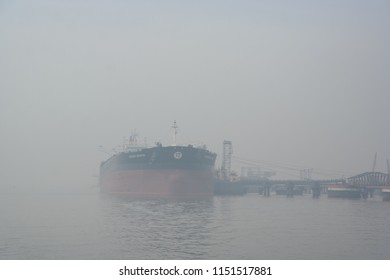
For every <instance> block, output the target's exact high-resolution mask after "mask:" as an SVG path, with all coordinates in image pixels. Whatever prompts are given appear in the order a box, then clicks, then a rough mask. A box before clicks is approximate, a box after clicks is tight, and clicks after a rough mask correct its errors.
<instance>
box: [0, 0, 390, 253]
mask: <svg viewBox="0 0 390 280" xmlns="http://www.w3.org/2000/svg"><path fill="white" fill-rule="evenodd" d="M389 12H390V2H389V1H384V0H366V1H363V0H355V1H352V0H339V1H304V0H297V1H287V0H286V1H255V0H242V1H223V0H212V1H204V0H200V1H178V0H171V1H154V0H152V1H123V0H114V1H108V0H97V1H92V0H69V1H60V0H50V1H49V0H36V1H27V0H12V1H11V0H3V1H1V0H0V223H1V227H0V259H122V258H124V259H143V258H145V259H166V258H168V259H389V258H390V254H389V252H390V240H389V234H388V233H389V232H390V228H389V227H390V226H389V225H390V221H389V217H390V213H389V211H390V210H389V204H388V203H384V202H382V201H380V199H379V198H378V197H376V198H374V199H369V200H355V201H351V200H337V199H336V200H333V199H327V198H326V197H321V198H320V199H318V200H313V199H311V198H310V197H307V196H305V197H294V198H293V199H286V198H285V197H277V196H271V198H269V199H265V198H263V197H261V196H259V195H253V194H251V195H247V196H243V197H214V198H212V199H210V200H206V201H204V200H203V201H163V200H161V201H128V200H121V199H119V200H118V199H114V198H106V197H101V196H100V195H99V194H98V189H97V188H96V186H97V184H98V175H99V164H100V162H101V161H102V160H104V159H106V158H107V157H108V156H109V154H112V153H113V152H114V151H113V148H115V147H118V145H122V141H123V137H128V136H129V134H130V132H131V131H132V130H134V129H136V131H137V133H138V134H139V136H140V137H139V139H140V143H141V144H145V143H146V144H148V145H149V146H151V145H154V143H155V142H156V141H161V142H162V144H163V145H169V144H171V135H170V133H171V128H170V126H171V125H172V123H173V121H174V120H177V122H178V125H179V134H178V142H179V144H185V145H187V144H195V145H203V144H205V145H207V147H208V148H209V149H210V150H211V151H213V152H216V153H218V158H217V164H216V167H219V166H220V163H221V151H222V142H223V140H225V139H227V140H231V141H232V142H233V149H234V156H235V158H234V161H233V169H234V170H236V171H238V172H239V171H240V162H237V159H239V158H241V159H243V158H244V159H251V160H252V163H253V161H255V162H256V163H257V165H258V166H259V167H260V168H262V170H274V171H276V176H275V178H282V179H283V178H293V179H298V178H299V175H300V170H301V169H308V168H312V169H313V173H312V177H313V178H314V179H330V178H340V177H348V176H352V175H356V174H358V173H361V172H365V171H370V170H372V167H373V159H374V154H375V153H376V152H377V154H378V160H377V165H376V170H377V171H382V172H386V164H385V162H386V159H389V158H390V150H389V143H390V130H389V125H388V121H389V119H390V110H389V104H390V94H389V93H390V91H389V89H390V79H389V77H390V52H389V50H390V29H389V26H390V17H389ZM99 147H100V148H99ZM102 151H103V152H102Z"/></svg>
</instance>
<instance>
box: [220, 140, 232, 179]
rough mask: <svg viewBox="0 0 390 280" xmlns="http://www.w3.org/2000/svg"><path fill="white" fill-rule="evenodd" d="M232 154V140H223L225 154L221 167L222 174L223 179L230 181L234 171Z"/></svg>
mask: <svg viewBox="0 0 390 280" xmlns="http://www.w3.org/2000/svg"><path fill="white" fill-rule="evenodd" d="M232 154H233V148H232V141H227V140H225V141H223V155H222V167H221V175H222V179H223V180H229V181H230V173H231V171H232Z"/></svg>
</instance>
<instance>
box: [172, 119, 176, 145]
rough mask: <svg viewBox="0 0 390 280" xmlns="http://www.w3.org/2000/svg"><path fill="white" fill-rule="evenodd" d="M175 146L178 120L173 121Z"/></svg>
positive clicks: (174, 143)
mask: <svg viewBox="0 0 390 280" xmlns="http://www.w3.org/2000/svg"><path fill="white" fill-rule="evenodd" d="M172 128H173V146H176V135H177V123H176V121H174V122H173V126H172Z"/></svg>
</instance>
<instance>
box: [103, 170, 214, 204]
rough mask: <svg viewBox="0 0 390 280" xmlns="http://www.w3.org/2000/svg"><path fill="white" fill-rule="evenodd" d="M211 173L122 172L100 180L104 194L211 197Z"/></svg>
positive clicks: (144, 196)
mask: <svg viewBox="0 0 390 280" xmlns="http://www.w3.org/2000/svg"><path fill="white" fill-rule="evenodd" d="M213 180H214V179H213V173H212V171H211V170H208V169H203V170H180V169H177V170H176V169H167V170H153V169H146V170H121V171H113V172H110V173H108V174H105V175H104V176H103V177H102V178H101V180H100V188H101V191H102V192H104V193H111V194H121V195H122V194H123V195H126V196H129V197H134V198H160V197H191V198H193V197H210V196H212V195H213V183H214V181H213Z"/></svg>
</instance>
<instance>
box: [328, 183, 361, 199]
mask: <svg viewBox="0 0 390 280" xmlns="http://www.w3.org/2000/svg"><path fill="white" fill-rule="evenodd" d="M361 196H362V192H361V189H360V188H358V187H354V186H350V185H346V184H343V185H329V186H328V197H341V198H361Z"/></svg>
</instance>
